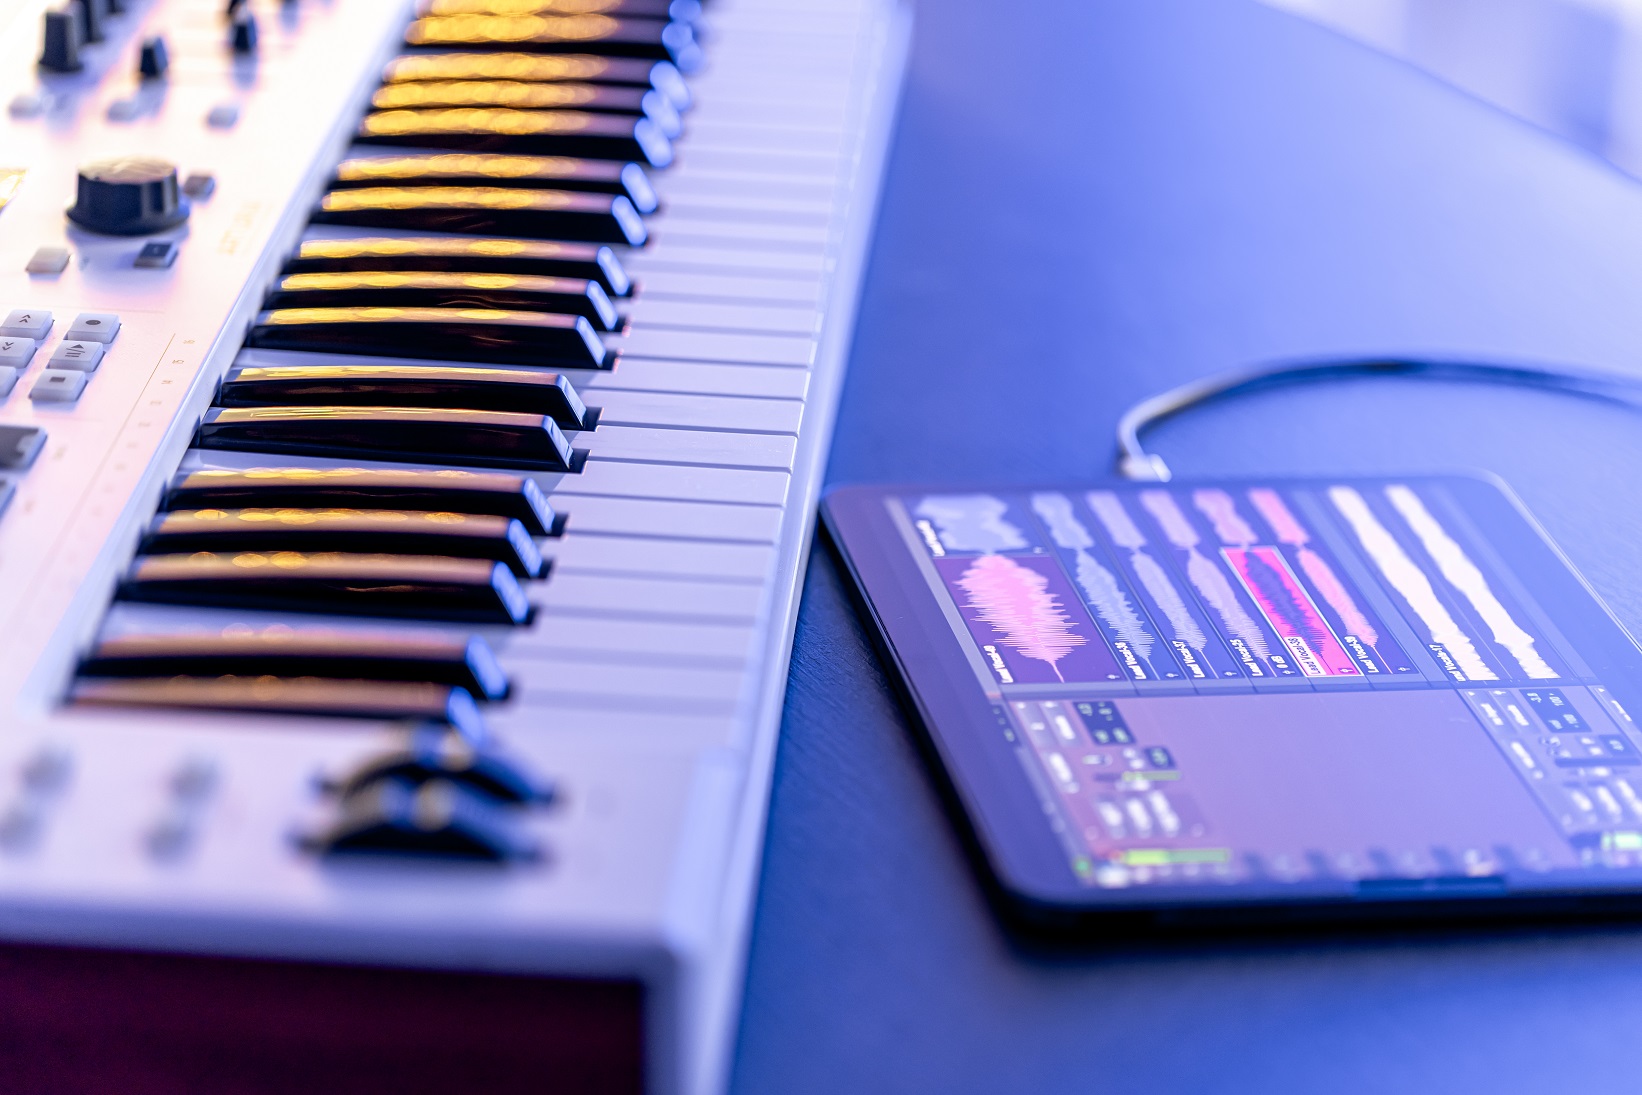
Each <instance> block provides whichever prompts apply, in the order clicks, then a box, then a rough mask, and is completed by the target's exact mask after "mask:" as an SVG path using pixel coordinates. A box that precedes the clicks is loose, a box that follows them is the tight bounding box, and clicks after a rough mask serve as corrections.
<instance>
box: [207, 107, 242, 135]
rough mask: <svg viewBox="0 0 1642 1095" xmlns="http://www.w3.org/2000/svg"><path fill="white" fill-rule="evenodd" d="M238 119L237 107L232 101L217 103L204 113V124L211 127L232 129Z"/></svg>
mask: <svg viewBox="0 0 1642 1095" xmlns="http://www.w3.org/2000/svg"><path fill="white" fill-rule="evenodd" d="M238 121H239V107H238V105H236V104H234V103H219V104H217V105H216V106H214V107H212V108H211V109H210V111H209V112H207V113H206V115H205V124H206V125H208V126H210V127H211V128H212V129H232V128H234V125H235V124H236V123H237V122H238Z"/></svg>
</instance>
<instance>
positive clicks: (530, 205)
mask: <svg viewBox="0 0 1642 1095" xmlns="http://www.w3.org/2000/svg"><path fill="white" fill-rule="evenodd" d="M590 197H592V196H590V195H581V194H567V193H565V192H564V191H561V190H521V189H515V188H513V187H502V186H417V187H408V188H407V187H397V186H371V187H361V188H360V189H358V190H333V191H331V192H330V193H329V194H326V195H325V196H324V197H323V198H321V199H320V202H319V205H320V208H321V209H324V210H326V211H327V212H331V213H358V212H363V211H368V210H377V209H391V210H406V209H488V210H500V211H514V210H532V211H536V212H544V213H545V212H552V211H554V210H559V209H568V208H571V207H572V206H576V205H583V204H587V203H588V200H589V198H590ZM595 200H596V199H595ZM607 200H608V199H607Z"/></svg>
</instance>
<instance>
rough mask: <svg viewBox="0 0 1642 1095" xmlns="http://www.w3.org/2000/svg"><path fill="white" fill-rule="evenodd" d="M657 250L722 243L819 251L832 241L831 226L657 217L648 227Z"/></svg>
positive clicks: (770, 248) (726, 244)
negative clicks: (675, 243) (680, 244)
mask: <svg viewBox="0 0 1642 1095" xmlns="http://www.w3.org/2000/svg"><path fill="white" fill-rule="evenodd" d="M650 235H651V238H652V239H653V240H654V241H655V244H656V246H657V247H660V246H661V245H662V244H664V243H668V242H670V241H672V240H679V241H681V242H689V243H707V244H723V245H725V246H728V247H744V248H746V249H748V250H757V251H763V250H766V249H768V250H781V251H792V250H799V249H809V250H816V251H819V250H822V249H824V248H825V247H826V246H827V241H828V240H829V239H831V227H830V226H828V225H824V224H823V225H816V224H771V223H769V222H767V221H733V220H707V219H702V218H692V217H684V216H679V217H671V216H667V217H657V218H656V219H655V220H654V221H653V222H652V224H651V233H650Z"/></svg>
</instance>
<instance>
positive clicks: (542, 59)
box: [382, 53, 690, 110]
mask: <svg viewBox="0 0 1642 1095" xmlns="http://www.w3.org/2000/svg"><path fill="white" fill-rule="evenodd" d="M382 80H383V82H384V83H390V84H392V83H399V82H401V81H408V80H534V81H539V82H551V81H555V80H574V81H579V82H584V83H593V84H629V85H632V86H634V87H653V88H655V89H656V90H657V91H659V92H661V93H662V94H663V95H665V96H667V98H668V101H670V102H671V103H672V104H673V108H674V109H675V110H686V109H688V108H689V106H690V88H689V86H688V85H687V84H685V82H684V77H683V76H682V75H681V74H680V73H679V71H678V69H677V68H675V67H674V66H673V64H672V62H670V61H644V60H636V59H633V58H628V57H597V56H594V55H592V54H586V53H581V54H575V53H560V54H541V53H408V54H405V55H404V56H401V57H396V58H394V59H393V60H392V61H390V62H388V67H387V69H386V70H385V71H384V72H383V74H382Z"/></svg>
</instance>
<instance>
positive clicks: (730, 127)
mask: <svg viewBox="0 0 1642 1095" xmlns="http://www.w3.org/2000/svg"><path fill="white" fill-rule="evenodd" d="M690 140H691V147H692V148H750V149H759V150H768V151H771V152H805V153H811V154H826V155H830V156H841V155H842V154H843V145H844V131H842V130H838V129H829V128H821V127H809V126H805V127H797V126H790V125H788V126H783V125H760V124H757V123H747V122H730V121H714V122H701V123H698V124H696V125H695V126H693V127H692V128H691V130H690Z"/></svg>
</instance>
